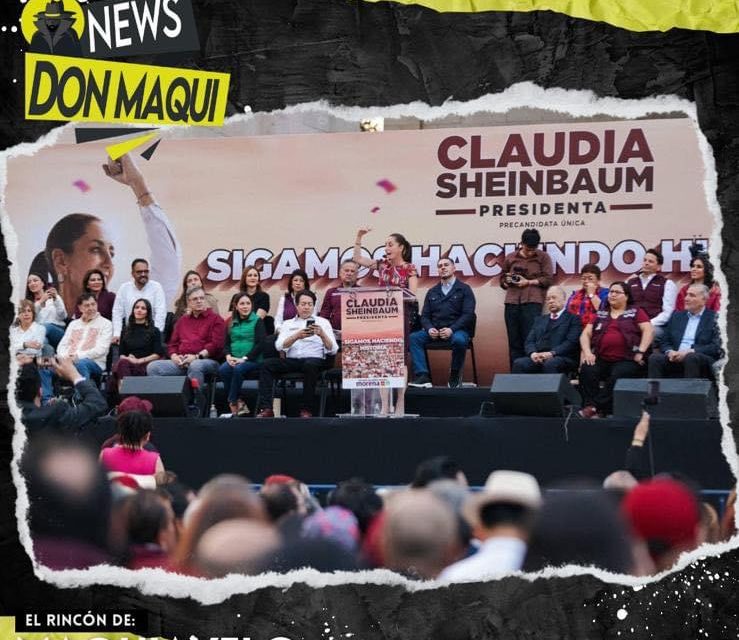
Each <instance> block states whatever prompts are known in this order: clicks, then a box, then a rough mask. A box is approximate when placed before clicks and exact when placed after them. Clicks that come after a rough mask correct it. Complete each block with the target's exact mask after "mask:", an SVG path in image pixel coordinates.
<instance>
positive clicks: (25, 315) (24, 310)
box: [15, 300, 36, 326]
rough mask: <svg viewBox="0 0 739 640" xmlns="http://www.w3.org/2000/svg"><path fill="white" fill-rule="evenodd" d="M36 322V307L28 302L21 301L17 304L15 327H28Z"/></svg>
mask: <svg viewBox="0 0 739 640" xmlns="http://www.w3.org/2000/svg"><path fill="white" fill-rule="evenodd" d="M34 320H36V307H35V306H34V304H33V302H31V301H30V300H21V301H20V302H19V303H18V317H17V318H16V319H15V325H16V326H20V325H22V324H28V325H30V324H31V323H32V322H33V321H34Z"/></svg>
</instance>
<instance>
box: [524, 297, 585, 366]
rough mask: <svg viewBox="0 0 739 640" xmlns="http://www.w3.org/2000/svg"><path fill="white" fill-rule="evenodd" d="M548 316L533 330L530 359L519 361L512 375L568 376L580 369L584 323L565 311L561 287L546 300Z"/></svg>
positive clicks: (527, 347) (528, 349) (529, 340)
mask: <svg viewBox="0 0 739 640" xmlns="http://www.w3.org/2000/svg"><path fill="white" fill-rule="evenodd" d="M544 308H545V309H546V310H547V313H546V314H543V315H540V316H539V317H538V318H537V319H536V320H535V321H534V326H533V327H532V328H531V331H530V332H529V335H528V337H527V338H526V342H525V344H524V348H525V350H526V353H527V354H528V355H527V356H525V357H523V358H516V360H515V361H514V362H513V368H512V370H511V371H512V373H566V372H567V371H570V370H571V369H574V368H575V367H576V366H577V360H578V353H579V348H580V333H581V332H582V324H581V322H580V318H579V316H576V315H574V314H572V313H570V312H569V311H565V292H564V289H562V287H549V289H547V296H546V299H545V300H544Z"/></svg>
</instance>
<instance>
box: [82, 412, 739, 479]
mask: <svg viewBox="0 0 739 640" xmlns="http://www.w3.org/2000/svg"><path fill="white" fill-rule="evenodd" d="M652 422H653V424H652V430H651V436H650V437H651V439H652V446H653V454H654V466H655V471H656V472H657V473H660V472H666V471H676V472H680V473H682V474H685V475H687V476H688V477H690V478H692V479H693V480H695V481H697V482H698V483H699V484H700V486H701V488H702V489H730V488H731V487H733V486H734V478H733V476H732V474H731V471H730V468H729V465H728V464H727V462H726V459H725V457H724V455H723V452H722V450H721V435H722V429H721V425H720V423H719V422H718V421H717V420H705V421H687V420H686V421H677V420H675V421H666V420H653V421H652ZM565 426H566V428H565ZM633 428H634V420H633V419H620V418H611V419H607V420H582V419H579V418H573V419H571V420H570V421H569V422H568V423H567V424H566V425H565V420H564V419H562V418H527V417H510V416H507V417H494V418H481V417H468V418H449V417H439V418H423V417H422V418H415V419H413V418H404V419H391V418H347V419H340V418H313V419H299V418H275V419H254V418H241V419H185V418H157V419H155V425H154V431H153V434H152V442H153V443H154V444H155V446H156V447H157V448H158V449H159V450H160V452H161V454H162V459H163V461H164V465H165V467H166V468H167V469H171V470H172V471H175V472H176V473H177V474H178V476H179V477H180V478H181V479H182V480H183V481H184V482H185V483H187V484H189V485H190V486H192V487H194V488H197V487H199V486H200V485H201V484H202V483H203V482H205V481H207V480H209V479H210V478H212V477H213V476H215V475H217V474H219V473H239V474H242V475H244V476H246V477H247V478H249V479H250V480H251V481H253V482H257V483H260V482H262V481H263V480H264V478H265V477H266V476H268V475H270V474H273V473H286V474H289V475H292V476H294V477H296V478H299V479H300V480H302V481H303V482H305V483H308V484H333V483H336V482H338V481H340V480H345V479H347V478H350V477H353V476H359V477H362V478H364V479H365V480H367V481H369V482H372V483H374V484H376V485H399V484H406V483H408V482H410V480H411V479H412V477H413V474H414V470H415V467H416V465H417V464H418V463H419V462H421V461H422V460H424V459H426V458H430V457H432V456H437V455H442V454H446V455H450V456H452V457H453V458H454V459H456V460H457V461H458V462H459V464H460V465H461V467H462V469H463V470H464V471H465V473H466V474H467V477H468V479H469V482H470V484H472V485H481V484H483V483H484V482H485V479H486V478H487V476H488V474H489V473H490V472H491V471H493V470H495V469H517V470H521V471H527V472H529V473H532V474H533V475H535V476H536V477H537V479H538V480H539V482H540V483H541V484H542V485H545V486H547V485H551V484H553V483H558V482H562V481H566V480H572V479H578V478H580V479H581V478H589V479H593V480H595V481H598V482H600V481H602V480H603V478H604V477H605V476H607V475H608V474H609V473H611V472H612V471H615V470H616V469H621V468H623V466H624V458H625V454H626V450H627V448H628V447H629V444H630V442H631V437H632V434H633ZM114 432H115V421H114V420H113V419H109V418H108V419H104V420H102V421H101V422H100V425H99V427H98V428H97V429H96V432H95V437H96V439H97V440H98V442H99V443H101V442H102V441H103V440H105V439H106V438H107V437H109V436H110V435H112V434H113V433H114Z"/></svg>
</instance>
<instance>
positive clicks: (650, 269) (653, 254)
mask: <svg viewBox="0 0 739 640" xmlns="http://www.w3.org/2000/svg"><path fill="white" fill-rule="evenodd" d="M664 261H665V259H664V257H663V256H662V253H661V252H660V250H659V249H656V248H653V249H647V250H646V252H645V253H644V260H643V261H642V267H641V271H642V273H644V274H647V275H648V274H652V273H657V272H658V271H659V270H660V269H661V268H662V264H663V263H664Z"/></svg>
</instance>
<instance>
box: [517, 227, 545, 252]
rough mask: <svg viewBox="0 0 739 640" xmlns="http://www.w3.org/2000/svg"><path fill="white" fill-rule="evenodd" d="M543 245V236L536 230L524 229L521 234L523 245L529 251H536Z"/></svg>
mask: <svg viewBox="0 0 739 640" xmlns="http://www.w3.org/2000/svg"><path fill="white" fill-rule="evenodd" d="M540 243H541V236H540V235H539V232H538V231H537V230H536V229H524V230H523V233H522V234H521V244H522V245H523V246H524V247H526V248H527V249H536V248H537V247H538V246H539V244H540Z"/></svg>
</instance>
